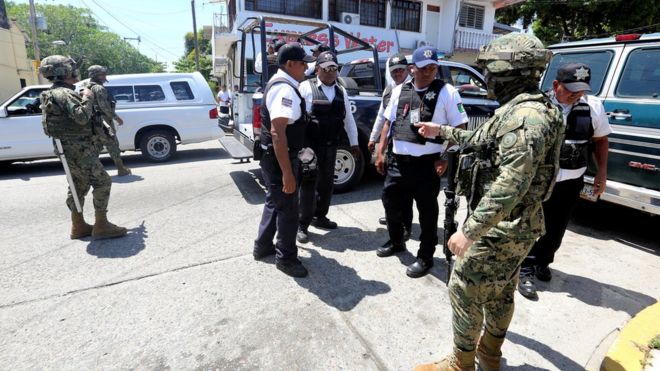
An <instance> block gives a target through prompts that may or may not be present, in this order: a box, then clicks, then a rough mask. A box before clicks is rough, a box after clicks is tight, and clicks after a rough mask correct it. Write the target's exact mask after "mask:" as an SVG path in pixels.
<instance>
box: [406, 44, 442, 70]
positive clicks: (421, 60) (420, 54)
mask: <svg viewBox="0 0 660 371" xmlns="http://www.w3.org/2000/svg"><path fill="white" fill-rule="evenodd" d="M412 61H413V64H414V65H415V66H417V68H423V67H426V66H428V65H429V64H438V51H437V50H436V49H435V48H434V47H432V46H422V47H421V48H417V49H416V50H415V52H414V53H413V55H412Z"/></svg>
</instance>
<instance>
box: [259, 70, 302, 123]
mask: <svg viewBox="0 0 660 371" xmlns="http://www.w3.org/2000/svg"><path fill="white" fill-rule="evenodd" d="M280 77H284V78H285V79H287V80H289V81H290V82H291V83H292V84H293V86H295V87H296V88H298V86H299V83H298V81H296V79H294V78H293V77H291V76H290V75H289V74H288V73H286V72H284V71H283V70H281V69H278V70H277V73H275V74H274V75H273V77H271V78H270V80H273V79H276V78H280ZM270 80H269V81H270ZM266 108H267V109H268V113H269V115H270V120H271V121H272V120H274V119H276V118H287V119H289V125H291V124H293V123H294V122H295V121H296V120H298V119H299V118H300V116H301V115H302V112H301V111H300V98H298V94H296V91H295V90H294V89H293V88H292V87H291V86H290V85H289V84H285V83H280V84H275V85H273V86H271V87H270V90H269V91H268V92H267V94H266Z"/></svg>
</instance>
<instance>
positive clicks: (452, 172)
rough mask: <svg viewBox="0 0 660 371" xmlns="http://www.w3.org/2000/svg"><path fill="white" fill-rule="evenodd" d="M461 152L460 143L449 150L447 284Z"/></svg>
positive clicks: (445, 244)
mask: <svg viewBox="0 0 660 371" xmlns="http://www.w3.org/2000/svg"><path fill="white" fill-rule="evenodd" d="M459 153H460V152H459V146H458V145H455V146H452V147H451V148H449V149H448V150H447V161H448V164H447V186H446V187H445V188H444V189H443V191H444V193H445V221H444V235H443V238H442V252H443V253H444V254H445V259H446V260H447V284H449V278H450V277H451V269H452V263H451V257H452V255H453V254H452V253H451V250H449V238H450V237H451V236H452V235H453V234H454V233H456V231H457V230H458V222H457V221H456V219H455V218H456V211H457V210H458V205H459V198H458V197H456V172H457V171H458V155H459Z"/></svg>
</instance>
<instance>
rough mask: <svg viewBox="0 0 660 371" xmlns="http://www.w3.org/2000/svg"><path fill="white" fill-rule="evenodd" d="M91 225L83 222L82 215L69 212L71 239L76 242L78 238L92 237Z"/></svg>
mask: <svg viewBox="0 0 660 371" xmlns="http://www.w3.org/2000/svg"><path fill="white" fill-rule="evenodd" d="M93 228H94V227H92V226H91V225H89V224H87V223H86V222H85V218H84V217H83V214H82V213H79V212H77V211H73V212H71V239H72V240H77V239H79V238H83V237H87V236H91V235H92V229H93Z"/></svg>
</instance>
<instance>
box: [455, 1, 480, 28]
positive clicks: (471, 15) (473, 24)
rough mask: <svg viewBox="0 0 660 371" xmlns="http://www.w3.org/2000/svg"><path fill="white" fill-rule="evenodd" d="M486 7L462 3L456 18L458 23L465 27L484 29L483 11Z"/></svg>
mask: <svg viewBox="0 0 660 371" xmlns="http://www.w3.org/2000/svg"><path fill="white" fill-rule="evenodd" d="M485 12H486V8H484V7H483V6H479V5H472V4H463V6H461V13H460V15H459V19H458V25H459V26H461V27H467V28H476V29H478V30H483V29H484V13H485Z"/></svg>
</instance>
